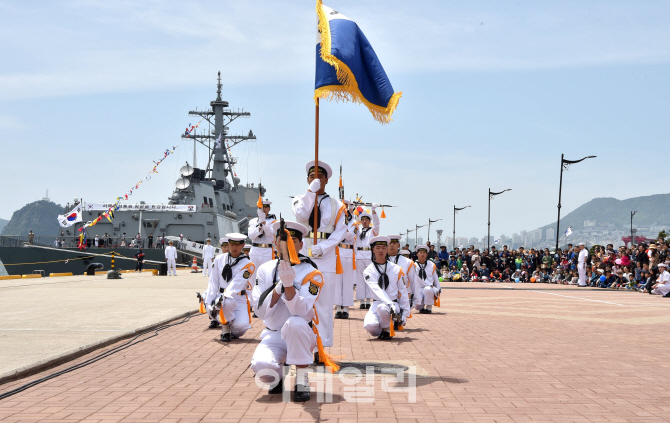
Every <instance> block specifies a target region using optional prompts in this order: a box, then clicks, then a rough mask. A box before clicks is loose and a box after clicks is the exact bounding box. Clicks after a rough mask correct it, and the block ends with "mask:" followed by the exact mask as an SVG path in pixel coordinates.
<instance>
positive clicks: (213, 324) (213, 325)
mask: <svg viewBox="0 0 670 423" xmlns="http://www.w3.org/2000/svg"><path fill="white" fill-rule="evenodd" d="M219 326H221V324H220V323H219V321H218V320H210V321H209V328H210V329H216V328H218V327H219Z"/></svg>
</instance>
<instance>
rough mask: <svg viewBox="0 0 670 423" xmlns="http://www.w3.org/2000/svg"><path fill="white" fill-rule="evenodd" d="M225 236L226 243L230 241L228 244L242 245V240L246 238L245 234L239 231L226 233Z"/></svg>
mask: <svg viewBox="0 0 670 423" xmlns="http://www.w3.org/2000/svg"><path fill="white" fill-rule="evenodd" d="M226 237H228V243H230V244H238V245H239V244H242V245H244V241H246V240H247V236H246V235H243V234H240V233H237V232H233V233H230V234H226Z"/></svg>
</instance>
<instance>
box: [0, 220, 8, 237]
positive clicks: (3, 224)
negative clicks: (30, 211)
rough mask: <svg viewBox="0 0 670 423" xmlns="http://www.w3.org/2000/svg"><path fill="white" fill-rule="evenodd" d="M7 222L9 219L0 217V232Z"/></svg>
mask: <svg viewBox="0 0 670 423" xmlns="http://www.w3.org/2000/svg"><path fill="white" fill-rule="evenodd" d="M7 222H9V220H5V219H0V234H1V233H2V229H3V228H4V227H5V225H6V224H7Z"/></svg>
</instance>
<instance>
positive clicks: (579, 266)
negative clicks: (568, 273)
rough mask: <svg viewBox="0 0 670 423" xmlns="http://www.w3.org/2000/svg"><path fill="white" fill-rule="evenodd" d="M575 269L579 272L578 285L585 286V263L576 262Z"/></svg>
mask: <svg viewBox="0 0 670 423" xmlns="http://www.w3.org/2000/svg"><path fill="white" fill-rule="evenodd" d="M577 271H578V272H579V285H580V286H586V265H585V264H584V263H579V264H577Z"/></svg>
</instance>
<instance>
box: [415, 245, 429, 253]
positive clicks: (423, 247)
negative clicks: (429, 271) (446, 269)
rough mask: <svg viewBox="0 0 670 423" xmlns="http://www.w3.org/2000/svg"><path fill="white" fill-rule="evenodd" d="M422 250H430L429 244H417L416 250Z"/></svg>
mask: <svg viewBox="0 0 670 423" xmlns="http://www.w3.org/2000/svg"><path fill="white" fill-rule="evenodd" d="M421 250H424V251H426V252H428V246H427V245H424V244H421V245H417V246H416V252H417V253H418V252H419V251H421Z"/></svg>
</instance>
